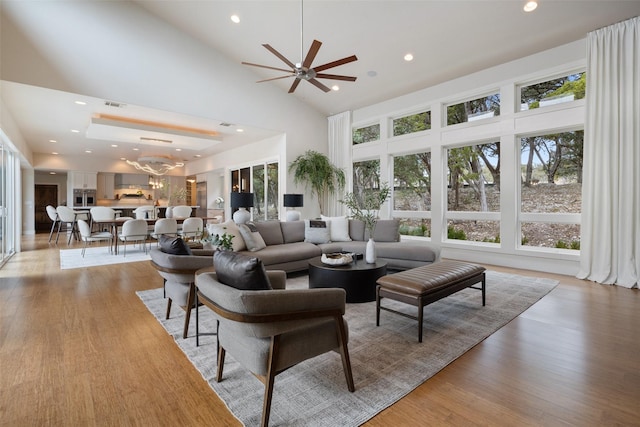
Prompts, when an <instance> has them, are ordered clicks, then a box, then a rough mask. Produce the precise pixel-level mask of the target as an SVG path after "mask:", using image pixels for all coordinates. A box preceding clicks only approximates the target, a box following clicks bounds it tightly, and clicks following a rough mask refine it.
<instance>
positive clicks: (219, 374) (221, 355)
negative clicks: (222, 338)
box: [216, 346, 226, 383]
mask: <svg viewBox="0 0 640 427" xmlns="http://www.w3.org/2000/svg"><path fill="white" fill-rule="evenodd" d="M225 353H226V351H225V349H224V347H222V346H218V370H217V373H216V382H218V383H219V382H220V381H222V374H223V373H224V372H223V371H224V356H225Z"/></svg>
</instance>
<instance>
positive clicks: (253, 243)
mask: <svg viewBox="0 0 640 427" xmlns="http://www.w3.org/2000/svg"><path fill="white" fill-rule="evenodd" d="M238 228H239V229H240V234H241V235H242V239H244V243H245V244H246V245H247V249H249V251H251V252H255V251H259V250H260V249H264V248H266V247H267V244H266V243H265V242H264V239H263V238H262V236H261V235H260V232H259V231H258V229H257V228H256V225H255V224H254V223H252V222H248V223H246V224H240V225H239V226H238Z"/></svg>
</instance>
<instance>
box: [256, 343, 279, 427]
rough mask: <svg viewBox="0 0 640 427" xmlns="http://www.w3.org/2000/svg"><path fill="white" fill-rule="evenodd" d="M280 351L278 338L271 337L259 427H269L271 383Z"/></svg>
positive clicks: (274, 375) (271, 396)
mask: <svg viewBox="0 0 640 427" xmlns="http://www.w3.org/2000/svg"><path fill="white" fill-rule="evenodd" d="M279 350H280V336H279V335H276V336H275V337H271V350H270V351H269V362H268V363H269V364H268V368H267V376H266V378H265V379H264V401H263V402H262V420H261V422H260V426H261V427H267V426H268V425H269V415H271V399H272V398H273V383H274V381H275V378H276V374H277V371H276V361H277V360H278V351H279Z"/></svg>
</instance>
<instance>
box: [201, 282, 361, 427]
mask: <svg viewBox="0 0 640 427" xmlns="http://www.w3.org/2000/svg"><path fill="white" fill-rule="evenodd" d="M197 296H198V300H199V301H200V302H201V303H202V304H203V305H205V306H206V307H209V308H210V309H211V310H213V312H214V313H216V314H217V315H218V316H220V317H222V318H224V319H228V320H232V321H235V322H242V323H272V322H283V321H292V320H305V319H314V318H320V317H333V319H334V322H335V325H336V333H337V334H338V340H339V342H340V356H341V358H342V368H343V369H344V374H345V378H346V381H347V387H348V389H349V391H350V392H352V393H353V392H354V391H355V386H354V383H353V373H352V371H351V360H350V359H349V349H348V347H347V333H346V329H345V326H344V320H343V317H342V312H341V311H340V310H337V309H335V310H313V311H299V312H287V313H272V314H246V313H237V312H233V311H229V310H227V309H225V308H223V307H221V306H219V305H218V304H216V303H215V302H214V301H212V300H210V299H209V298H208V297H207V296H206V295H203V294H202V293H201V292H199V291H197ZM279 342H280V336H279V335H275V336H273V337H271V345H270V350H269V361H268V368H267V375H266V376H263V375H257V374H255V373H254V375H255V376H256V378H258V379H259V380H260V381H261V382H262V383H263V384H264V386H265V390H264V401H263V404H262V419H261V423H260V425H261V426H263V427H267V426H268V424H269V415H270V412H271V400H272V397H273V384H274V380H275V377H276V375H278V374H280V373H282V372H284V371H286V370H287V369H289V368H285V369H282V370H280V371H277V370H276V369H275V366H276V365H277V361H278V357H279ZM225 353H226V352H225V349H224V347H222V346H218V370H217V374H216V381H217V382H220V381H222V375H223V370H224V359H225Z"/></svg>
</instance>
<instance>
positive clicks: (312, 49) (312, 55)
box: [302, 40, 322, 68]
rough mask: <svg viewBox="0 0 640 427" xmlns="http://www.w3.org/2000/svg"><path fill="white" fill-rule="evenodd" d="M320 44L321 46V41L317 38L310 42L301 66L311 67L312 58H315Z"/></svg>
mask: <svg viewBox="0 0 640 427" xmlns="http://www.w3.org/2000/svg"><path fill="white" fill-rule="evenodd" d="M320 46H322V42H319V41H318V40H314V41H313V43H311V47H310V48H309V52H307V56H306V58H304V62H303V63H302V66H303V67H304V68H311V64H312V63H313V60H314V59H315V58H316V55H317V54H318V51H319V50H320Z"/></svg>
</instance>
